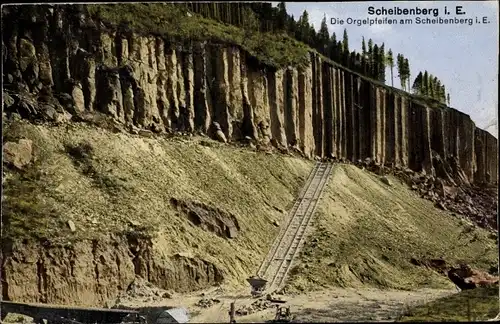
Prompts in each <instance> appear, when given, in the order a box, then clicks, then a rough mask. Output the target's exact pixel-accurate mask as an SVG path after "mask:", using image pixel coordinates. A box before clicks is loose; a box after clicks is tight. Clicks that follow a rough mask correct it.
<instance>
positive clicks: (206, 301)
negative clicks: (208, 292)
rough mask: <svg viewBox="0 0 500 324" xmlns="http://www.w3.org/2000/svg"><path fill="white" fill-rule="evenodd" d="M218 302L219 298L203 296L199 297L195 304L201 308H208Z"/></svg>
mask: <svg viewBox="0 0 500 324" xmlns="http://www.w3.org/2000/svg"><path fill="white" fill-rule="evenodd" d="M218 303H220V300H219V299H216V298H203V299H200V300H199V301H198V302H197V303H196V306H198V307H201V308H209V307H212V306H213V305H215V304H218Z"/></svg>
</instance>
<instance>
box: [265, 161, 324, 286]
mask: <svg viewBox="0 0 500 324" xmlns="http://www.w3.org/2000/svg"><path fill="white" fill-rule="evenodd" d="M331 171H332V164H330V163H322V162H319V163H317V164H316V165H315V167H314V169H313V170H312V171H311V173H310V175H309V178H308V179H307V181H306V184H305V186H304V187H303V188H302V190H301V192H300V194H299V197H298V199H297V200H296V202H295V204H294V205H293V207H292V209H291V210H290V213H289V216H288V218H287V221H286V223H285V224H283V227H282V228H281V230H280V233H279V234H278V236H277V237H276V238H275V240H274V242H273V245H272V246H271V249H270V250H269V252H268V254H267V256H266V258H265V259H264V261H263V262H262V264H261V266H260V268H259V271H258V272H257V274H258V275H259V276H260V277H262V278H264V279H266V280H268V290H275V289H279V288H281V286H282V285H283V283H284V281H285V279H286V276H287V274H288V272H289V270H290V269H291V266H292V263H293V260H294V258H295V256H296V255H297V253H298V251H299V250H300V247H301V245H302V244H303V242H304V239H305V236H306V233H307V229H308V226H309V224H310V223H311V220H312V216H313V215H314V212H315V211H316V207H317V203H318V201H319V199H320V197H321V193H322V192H323V189H324V187H325V185H326V182H327V180H328V178H329V176H330V173H331Z"/></svg>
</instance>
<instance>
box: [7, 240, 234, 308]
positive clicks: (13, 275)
mask: <svg viewBox="0 0 500 324" xmlns="http://www.w3.org/2000/svg"><path fill="white" fill-rule="evenodd" d="M2 248H3V253H4V254H7V255H9V257H8V258H6V259H5V260H2V286H3V287H2V288H3V289H4V290H3V298H4V299H5V300H13V301H22V302H42V303H53V304H68V303H69V304H76V305H87V306H96V305H100V306H103V305H106V304H108V303H110V302H111V303H112V302H114V301H115V299H116V297H117V296H118V295H120V293H123V292H124V291H126V290H127V289H129V288H130V287H129V286H130V284H131V283H132V282H134V280H135V276H138V277H141V278H144V279H146V280H147V281H148V282H150V283H152V284H154V285H156V286H157V287H158V288H161V289H172V290H175V291H178V292H187V291H191V290H196V289H201V288H205V287H206V286H208V285H213V284H217V283H221V282H222V281H223V279H224V274H223V272H222V271H221V270H220V269H218V268H217V267H216V266H215V265H213V264H212V263H210V262H208V261H205V260H201V259H198V258H194V257H192V256H190V255H184V254H176V255H174V256H173V257H171V258H169V259H164V258H161V257H160V255H161V253H157V251H155V250H154V247H153V244H152V242H151V240H149V239H138V238H137V237H135V236H129V237H126V238H118V237H111V236H110V237H106V238H102V239H101V240H93V241H92V242H88V241H81V242H78V243H76V244H74V245H73V246H72V247H71V248H68V247H66V248H65V247H45V249H40V248H39V247H37V246H33V245H29V244H26V245H25V244H18V245H16V246H5V245H4V246H2Z"/></svg>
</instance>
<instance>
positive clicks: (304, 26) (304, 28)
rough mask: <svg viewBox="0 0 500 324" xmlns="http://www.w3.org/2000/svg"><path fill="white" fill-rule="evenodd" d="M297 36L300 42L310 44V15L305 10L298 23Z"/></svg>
mask: <svg viewBox="0 0 500 324" xmlns="http://www.w3.org/2000/svg"><path fill="white" fill-rule="evenodd" d="M297 36H298V37H296V38H297V39H298V40H299V41H301V42H303V43H306V44H309V40H310V39H309V38H310V37H309V36H310V29H309V14H308V13H307V10H304V12H303V13H302V16H300V18H299V21H298V23H297Z"/></svg>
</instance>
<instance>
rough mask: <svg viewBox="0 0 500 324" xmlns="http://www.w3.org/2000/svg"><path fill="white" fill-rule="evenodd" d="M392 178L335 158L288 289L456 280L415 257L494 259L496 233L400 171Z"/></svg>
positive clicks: (479, 262) (433, 284)
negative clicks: (434, 199) (439, 203)
mask: <svg viewBox="0 0 500 324" xmlns="http://www.w3.org/2000/svg"><path fill="white" fill-rule="evenodd" d="M391 182H392V185H391V186H387V185H385V184H383V183H382V182H381V181H380V180H379V179H378V177H377V176H376V175H374V174H371V173H369V172H366V171H364V170H360V169H358V168H357V167H355V166H345V165H337V166H335V169H334V171H333V174H332V178H331V180H330V182H329V184H328V187H327V188H326V190H325V192H324V197H323V200H322V203H321V205H320V206H319V208H318V212H317V214H316V216H315V221H316V226H315V231H314V232H313V233H312V234H311V236H310V237H309V239H308V240H307V242H306V244H305V246H304V249H303V250H302V253H301V261H302V262H301V263H300V264H299V265H298V266H297V267H296V268H295V269H294V271H293V272H292V277H291V282H290V284H289V289H296V290H298V291H306V290H314V289H320V288H322V287H327V286H339V287H361V286H373V287H379V288H394V289H414V288H420V287H422V288H424V287H426V288H453V284H452V283H451V282H450V281H449V279H448V278H447V277H445V276H442V275H440V274H438V273H437V272H435V271H432V270H430V269H427V268H424V267H418V266H415V265H413V264H411V262H410V259H411V258H416V259H433V258H444V259H445V260H446V262H447V263H450V264H454V263H458V262H460V261H465V262H466V263H469V264H471V265H472V266H473V267H477V268H480V269H485V270H488V269H489V268H490V266H491V265H492V264H495V263H496V260H497V246H496V241H495V240H493V239H491V238H490V237H489V235H488V234H489V233H488V232H486V231H484V230H481V229H479V228H474V229H473V230H472V231H471V230H470V229H469V226H467V224H464V223H463V222H462V223H461V222H460V221H459V220H458V219H457V218H455V217H453V216H452V215H450V214H449V213H447V212H443V211H441V210H438V209H437V208H435V207H434V206H433V205H432V203H431V202H429V201H426V200H424V199H421V198H420V197H418V196H417V195H416V194H415V193H413V192H412V191H410V190H408V189H407V187H406V185H405V184H403V183H401V182H400V181H398V180H397V179H391Z"/></svg>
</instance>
